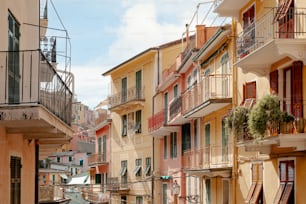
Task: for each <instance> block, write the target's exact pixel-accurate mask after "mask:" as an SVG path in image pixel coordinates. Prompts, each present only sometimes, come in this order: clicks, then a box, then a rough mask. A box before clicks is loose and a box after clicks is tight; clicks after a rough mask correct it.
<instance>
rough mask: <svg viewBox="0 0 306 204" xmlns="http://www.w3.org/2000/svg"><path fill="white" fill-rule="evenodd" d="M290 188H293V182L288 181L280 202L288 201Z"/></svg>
mask: <svg viewBox="0 0 306 204" xmlns="http://www.w3.org/2000/svg"><path fill="white" fill-rule="evenodd" d="M292 189H293V182H288V183H287V185H286V188H285V190H284V193H283V196H282V199H281V201H280V203H288V200H289V198H290V194H291V192H292Z"/></svg>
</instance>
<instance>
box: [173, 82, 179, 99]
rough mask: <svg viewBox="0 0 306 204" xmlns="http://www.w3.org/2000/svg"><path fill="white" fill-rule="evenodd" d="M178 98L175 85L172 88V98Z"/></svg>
mask: <svg viewBox="0 0 306 204" xmlns="http://www.w3.org/2000/svg"><path fill="white" fill-rule="evenodd" d="M177 96H178V85H177V84H175V85H174V87H173V98H176V97H177Z"/></svg>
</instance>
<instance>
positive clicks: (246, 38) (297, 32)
mask: <svg viewBox="0 0 306 204" xmlns="http://www.w3.org/2000/svg"><path fill="white" fill-rule="evenodd" d="M276 14H277V8H272V9H271V10H270V11H269V12H268V13H267V14H266V15H265V16H263V17H262V18H260V19H258V20H257V21H255V22H253V23H252V24H251V25H250V26H248V28H246V29H245V30H244V31H243V32H241V33H240V34H239V35H238V37H237V43H236V45H237V49H236V50H237V60H240V59H242V58H244V57H245V56H246V55H248V54H249V53H251V52H252V51H254V50H256V49H258V48H261V47H263V46H264V45H266V44H267V43H268V42H270V41H271V40H273V39H300V38H306V27H305V26H304V25H305V24H306V9H305V8H290V9H289V11H288V13H287V14H286V15H284V16H280V15H276ZM280 17H281V18H280Z"/></svg>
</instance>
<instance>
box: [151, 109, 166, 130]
mask: <svg viewBox="0 0 306 204" xmlns="http://www.w3.org/2000/svg"><path fill="white" fill-rule="evenodd" d="M164 124H165V110H164V109H163V110H162V111H160V112H158V113H156V114H155V115H153V116H151V117H150V118H149V132H153V131H154V130H157V129H158V128H160V127H162V126H163V125H164Z"/></svg>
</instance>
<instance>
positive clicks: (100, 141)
mask: <svg viewBox="0 0 306 204" xmlns="http://www.w3.org/2000/svg"><path fill="white" fill-rule="evenodd" d="M101 153H102V138H101V137H99V138H98V154H100V155H101Z"/></svg>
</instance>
